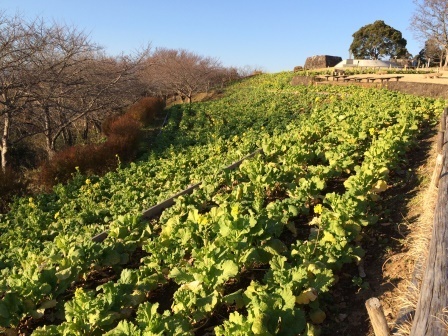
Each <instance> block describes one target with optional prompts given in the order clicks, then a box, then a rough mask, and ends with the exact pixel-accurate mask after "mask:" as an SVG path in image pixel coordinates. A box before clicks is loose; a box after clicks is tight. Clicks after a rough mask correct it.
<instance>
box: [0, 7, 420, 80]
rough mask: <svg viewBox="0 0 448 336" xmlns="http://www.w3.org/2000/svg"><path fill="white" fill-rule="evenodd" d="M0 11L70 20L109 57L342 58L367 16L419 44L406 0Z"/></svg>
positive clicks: (270, 66) (275, 68) (415, 48)
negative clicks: (175, 53)
mask: <svg viewBox="0 0 448 336" xmlns="http://www.w3.org/2000/svg"><path fill="white" fill-rule="evenodd" d="M0 10H3V11H5V12H6V14H8V15H14V14H16V13H19V14H21V15H23V16H25V17H26V18H29V19H33V18H35V17H36V16H39V17H42V18H44V19H45V20H46V21H48V22H50V21H52V20H54V21H57V22H61V23H66V24H69V25H73V26H75V27H77V28H78V29H79V30H83V31H84V32H86V33H88V34H89V36H90V38H91V40H92V41H93V42H95V43H98V44H100V45H101V46H103V47H104V48H105V50H106V52H107V53H109V54H112V55H117V54H120V53H121V52H124V53H126V54H127V53H132V52H134V51H135V50H137V49H138V48H140V47H141V46H143V45H146V44H148V43H151V45H152V47H153V48H156V47H164V48H173V49H187V50H189V51H192V52H195V53H197V54H200V55H202V56H211V57H215V58H217V59H219V60H220V61H221V63H222V64H223V65H225V66H235V67H244V66H251V67H256V68H261V69H262V70H264V71H267V72H279V71H283V70H292V69H293V68H294V66H296V65H303V64H304V63H305V60H306V58H307V57H308V56H313V55H334V56H341V57H342V58H347V57H348V49H349V46H350V44H351V42H352V40H353V37H352V34H353V33H354V32H355V31H357V30H358V29H359V28H361V27H362V26H364V25H366V24H370V23H373V22H374V21H375V20H383V21H385V23H386V24H388V25H390V26H392V27H394V28H395V29H398V30H400V31H401V32H402V34H403V37H404V38H405V39H406V40H407V41H408V44H407V48H408V50H409V52H410V53H411V54H413V55H415V54H417V53H418V52H419V51H420V49H421V48H422V43H421V42H420V41H416V40H415V39H414V37H413V33H412V31H410V30H409V26H410V18H411V16H412V14H413V13H414V11H415V6H414V4H413V2H412V0H375V1H366V0H357V1H356V0H339V1H336V0H275V1H274V0H239V1H238V0H219V1H218V0H158V1H156V0H146V1H144V0H127V1H124V0H107V1H105V0H89V1H87V0H76V1H75V0H1V1H0Z"/></svg>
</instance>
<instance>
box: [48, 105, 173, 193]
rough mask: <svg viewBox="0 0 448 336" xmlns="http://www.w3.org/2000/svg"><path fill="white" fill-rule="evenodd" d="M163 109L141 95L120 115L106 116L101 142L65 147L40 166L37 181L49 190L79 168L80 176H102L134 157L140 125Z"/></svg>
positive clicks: (146, 122)
mask: <svg viewBox="0 0 448 336" xmlns="http://www.w3.org/2000/svg"><path fill="white" fill-rule="evenodd" d="M164 108H165V103H164V101H163V100H162V99H160V98H154V97H148V98H143V99H141V100H140V101H139V102H137V103H136V104H134V105H132V106H131V108H130V109H129V111H128V112H127V113H125V114H123V115H119V116H112V117H109V118H107V119H106V120H105V121H104V122H103V124H102V131H103V133H104V134H105V135H106V136H107V140H106V142H105V143H103V144H90V145H85V146H74V147H69V148H66V149H64V150H62V151H60V152H58V153H56V154H55V156H54V157H53V158H52V160H51V161H49V162H47V163H45V164H43V165H42V166H41V170H40V174H39V183H40V184H41V185H42V186H43V187H44V188H45V189H49V188H51V187H52V186H53V185H55V184H57V183H63V182H66V181H68V180H69V179H71V178H72V176H73V174H75V173H76V171H77V170H79V172H80V173H82V174H83V175H88V174H97V175H101V174H104V173H106V172H107V171H110V170H112V169H114V168H116V167H117V165H118V159H117V156H118V157H119V159H120V161H121V162H130V161H132V160H133V159H135V156H136V153H137V148H138V144H139V140H140V135H141V126H142V125H147V124H148V123H150V122H151V121H152V120H153V119H154V117H155V115H156V113H158V112H160V111H162V110H163V109H164Z"/></svg>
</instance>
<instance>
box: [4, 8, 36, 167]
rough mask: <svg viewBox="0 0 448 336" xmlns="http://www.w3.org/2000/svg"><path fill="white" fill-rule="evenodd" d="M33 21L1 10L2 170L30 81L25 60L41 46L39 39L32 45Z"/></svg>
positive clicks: (25, 99)
mask: <svg viewBox="0 0 448 336" xmlns="http://www.w3.org/2000/svg"><path fill="white" fill-rule="evenodd" d="M36 24H37V23H36V22H32V23H29V24H26V23H25V22H24V21H23V20H22V19H21V18H20V17H19V16H15V17H12V18H8V17H7V16H6V15H5V14H4V13H0V125H1V128H2V134H1V143H0V153H1V155H0V162H1V168H2V170H3V171H5V169H6V166H7V163H8V156H7V154H8V150H9V147H10V135H11V130H12V128H13V127H14V117H15V115H16V114H18V113H19V112H21V111H22V109H23V108H24V106H26V104H27V102H28V93H27V87H29V86H30V85H31V84H32V83H30V78H29V76H28V72H27V64H28V61H29V59H30V57H31V56H32V54H33V52H34V50H35V48H39V47H40V44H39V42H38V41H35V42H34V44H35V45H34V46H31V41H32V40H33V35H32V31H33V30H34V28H35V26H36Z"/></svg>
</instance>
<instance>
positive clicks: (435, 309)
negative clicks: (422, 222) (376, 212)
mask: <svg viewBox="0 0 448 336" xmlns="http://www.w3.org/2000/svg"><path fill="white" fill-rule="evenodd" d="M447 113H448V108H445V109H444V112H443V115H442V118H441V122H440V130H439V136H438V144H437V149H438V159H437V161H438V163H437V164H436V168H435V172H434V175H435V180H434V186H437V187H438V195H437V204H436V208H435V212H434V225H433V230H432V236H431V242H430V246H429V254H428V257H427V260H426V266H425V272H424V274H423V281H422V287H421V290H420V297H419V300H418V303H417V308H416V311H415V316H414V321H413V324H412V330H411V334H410V335H411V336H438V335H446V334H447V325H445V324H444V322H443V318H444V316H443V313H444V309H447V308H448V222H447V220H448V213H447V211H448V155H447V154H448V146H447V145H446V144H447V143H448V134H447V132H446V119H447V118H446V116H447ZM438 165H439V167H438Z"/></svg>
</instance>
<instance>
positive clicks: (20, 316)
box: [0, 73, 444, 335]
mask: <svg viewBox="0 0 448 336" xmlns="http://www.w3.org/2000/svg"><path fill="white" fill-rule="evenodd" d="M291 76H292V75H291V74H288V73H283V74H276V75H263V76H258V77H254V78H252V79H249V80H246V81H243V82H241V83H237V84H235V85H234V86H232V87H230V88H229V89H228V90H227V92H226V94H225V96H224V97H223V98H221V99H219V100H215V101H211V102H205V103H197V104H192V105H191V106H175V107H173V108H171V110H170V120H169V122H168V124H167V125H166V127H165V128H164V130H163V132H162V134H161V135H160V136H159V138H158V140H157V143H156V145H155V146H154V148H153V149H152V150H151V151H149V152H148V155H147V157H145V158H144V159H142V160H140V161H139V162H136V163H133V164H131V165H130V166H129V167H120V168H119V169H117V171H114V172H111V173H109V174H107V175H106V176H104V177H102V178H99V177H95V176H90V177H85V176H82V175H81V174H77V175H75V176H74V179H73V181H72V182H71V183H69V184H67V185H58V186H56V187H55V189H54V192H53V193H51V194H47V195H39V196H37V197H34V198H26V199H20V200H19V201H18V202H16V204H15V205H14V206H13V209H12V210H11V212H10V213H8V214H6V215H1V217H0V270H1V275H0V327H2V328H3V329H4V330H6V331H8V330H15V329H16V328H17V327H18V326H19V327H23V326H24V325H25V324H29V325H34V326H35V327H32V329H33V330H34V332H33V335H102V334H107V335H143V334H144V335H169V334H172V335H194V334H204V333H205V330H213V331H214V333H215V334H216V335H298V334H301V333H303V334H309V335H313V334H316V333H318V331H319V329H320V327H319V325H320V324H321V323H322V322H323V321H324V320H325V318H326V299H325V298H326V297H327V296H328V295H330V294H329V293H331V288H332V286H333V285H334V286H337V284H336V282H337V278H338V272H339V271H340V270H341V268H342V266H343V265H344V264H346V263H356V262H359V261H360V260H361V258H362V257H363V253H364V251H363V249H362V247H361V246H362V235H361V233H362V228H363V227H364V226H367V225H371V224H374V223H375V222H376V221H377V220H378V213H377V212H376V210H375V209H376V207H375V202H377V201H378V199H380V198H381V192H383V191H384V190H386V189H387V187H388V184H387V183H388V177H389V173H390V172H391V171H393V170H394V169H396V168H397V167H398V166H399V165H400V164H401V162H402V160H403V159H404V155H405V152H406V151H407V150H408V149H409V148H411V146H412V145H414V144H415V142H416V139H417V137H418V135H419V132H420V131H421V129H422V128H424V127H428V126H429V125H431V124H432V123H433V122H434V121H435V120H436V117H437V115H438V114H439V113H440V112H441V110H442V107H443V106H444V102H442V101H434V100H430V99H425V98H418V97H414V96H409V95H403V94H399V93H396V92H390V91H387V90H377V89H365V88H360V87H355V86H347V87H342V86H294V87H292V86H290V85H289V81H290V79H291ZM257 148H261V149H262V151H261V152H260V153H259V154H257V155H256V156H254V157H253V158H251V159H249V160H246V161H244V162H243V164H242V165H241V166H240V167H239V169H237V170H234V171H230V170H223V169H222V168H223V167H225V166H227V165H228V164H230V163H232V162H234V161H236V160H238V159H240V158H241V157H243V156H245V155H247V154H248V153H251V152H252V151H254V150H255V149H257ZM200 181H201V182H202V184H201V187H200V188H199V189H198V190H196V191H194V192H193V194H191V195H184V196H182V197H180V198H178V199H177V200H176V202H175V205H174V206H173V207H171V208H169V209H166V210H165V211H164V212H163V213H162V214H161V215H160V217H158V218H153V219H151V220H150V221H145V220H142V218H141V216H140V214H141V211H142V210H144V209H147V208H149V207H150V206H152V205H154V204H156V203H158V202H160V201H162V200H164V199H166V198H167V197H169V196H170V195H172V194H174V193H176V192H178V191H179V190H181V189H183V188H185V187H187V186H188V185H190V184H193V183H197V182H200ZM104 230H107V231H108V232H109V235H108V237H107V239H106V240H105V241H104V242H102V243H94V242H93V241H92V240H91V238H92V237H93V236H94V235H95V234H97V233H99V232H102V231H104Z"/></svg>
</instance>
